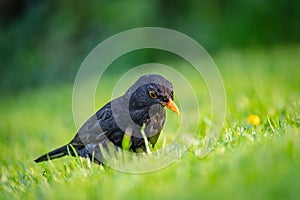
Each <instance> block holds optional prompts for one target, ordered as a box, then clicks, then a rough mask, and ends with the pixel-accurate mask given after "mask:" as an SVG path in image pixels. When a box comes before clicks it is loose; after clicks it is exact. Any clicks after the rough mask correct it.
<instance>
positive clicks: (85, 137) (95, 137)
mask: <svg viewBox="0 0 300 200" xmlns="http://www.w3.org/2000/svg"><path fill="white" fill-rule="evenodd" d="M112 118H113V117H112V114H111V109H110V103H108V104H106V105H105V106H103V107H102V108H101V109H100V110H99V111H97V112H96V113H95V114H94V115H93V116H92V117H90V118H89V119H88V120H87V121H86V122H85V123H84V124H83V125H82V127H81V128H80V129H79V131H78V133H77V134H76V136H75V137H74V139H73V140H72V141H71V142H70V144H72V145H74V146H83V145H87V144H99V143H102V142H104V141H106V140H107V137H106V134H108V133H109V132H112V131H113V129H114V127H111V128H108V126H102V125H103V124H110V123H111V121H112V120H113V119H112Z"/></svg>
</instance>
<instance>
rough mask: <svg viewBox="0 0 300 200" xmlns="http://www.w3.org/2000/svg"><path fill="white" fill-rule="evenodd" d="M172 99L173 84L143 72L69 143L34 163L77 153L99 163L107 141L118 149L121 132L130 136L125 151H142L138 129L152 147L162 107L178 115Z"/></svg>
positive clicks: (159, 127) (162, 119)
mask: <svg viewBox="0 0 300 200" xmlns="http://www.w3.org/2000/svg"><path fill="white" fill-rule="evenodd" d="M173 100H174V97H173V86H172V84H171V83H170V82H169V81H168V80H167V79H165V78H164V77H162V76H160V75H156V74H149V75H144V76H142V77H140V78H139V79H138V80H137V81H136V82H135V83H134V84H133V85H132V86H131V87H130V88H129V89H128V90H127V91H126V93H125V94H124V95H123V96H121V97H119V98H117V99H114V100H112V101H111V102H109V103H107V104H106V105H105V106H103V107H102V108H101V109H100V110H98V111H97V112H96V113H95V114H94V115H93V116H92V117H91V118H90V119H88V120H87V121H86V122H85V123H84V124H83V126H82V127H81V128H80V129H79V131H78V133H77V134H76V135H75V137H74V138H73V140H72V141H71V142H70V143H68V144H67V145H65V146H62V147H60V148H58V149H55V150H53V151H51V152H49V153H47V154H44V155H42V156H40V157H39V158H37V159H36V160H35V162H42V161H46V160H49V159H55V158H59V157H62V156H65V155H72V156H75V155H78V156H82V157H88V158H90V159H92V160H93V161H94V162H96V163H99V164H100V163H103V160H102V159H103V156H102V151H103V149H105V148H107V147H108V146H109V145H110V144H111V143H113V144H114V146H115V148H122V141H123V138H124V134H127V135H128V136H129V137H130V146H129V150H131V151H133V152H138V151H140V150H141V151H146V146H145V140H144V138H143V136H142V132H141V130H142V128H143V127H144V129H143V130H144V133H145V135H146V137H147V139H148V141H149V142H150V144H151V145H152V146H153V147H154V145H155V144H156V142H157V139H158V137H159V134H160V132H161V130H162V128H163V126H164V123H165V119H166V111H165V109H164V107H167V108H169V109H171V110H173V111H174V112H176V113H177V114H179V111H178V108H177V107H176V105H175V103H174V101H173ZM99 145H100V146H101V147H103V148H102V150H101V148H100V146H99Z"/></svg>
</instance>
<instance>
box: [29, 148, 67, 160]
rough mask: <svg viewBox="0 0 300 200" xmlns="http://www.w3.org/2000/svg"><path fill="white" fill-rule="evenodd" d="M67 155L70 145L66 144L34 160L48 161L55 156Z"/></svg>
mask: <svg viewBox="0 0 300 200" xmlns="http://www.w3.org/2000/svg"><path fill="white" fill-rule="evenodd" d="M65 155H69V154H68V145H65V146H62V147H60V148H58V149H55V150H53V151H50V152H49V153H46V154H44V155H42V156H40V157H38V158H37V159H35V160H34V162H36V163H38V162H43V161H47V160H52V159H55V158H60V157H63V156H65Z"/></svg>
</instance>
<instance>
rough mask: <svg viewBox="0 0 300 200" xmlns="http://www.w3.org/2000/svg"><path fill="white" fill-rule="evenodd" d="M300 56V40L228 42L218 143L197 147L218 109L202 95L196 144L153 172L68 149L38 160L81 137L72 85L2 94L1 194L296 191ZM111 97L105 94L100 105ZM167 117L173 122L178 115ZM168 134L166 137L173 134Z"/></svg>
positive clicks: (269, 195) (222, 195)
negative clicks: (107, 164)
mask: <svg viewBox="0 0 300 200" xmlns="http://www.w3.org/2000/svg"><path fill="white" fill-rule="evenodd" d="M299 56H300V46H290V47H272V48H263V49H261V48H258V49H249V50H240V51H236V50H223V51H222V52H219V53H217V54H214V55H212V57H213V59H214V60H215V62H216V64H217V66H218V67H219V70H220V72H221V74H222V77H223V81H224V84H225V89H226V96H227V99H226V102H227V104H226V110H227V114H226V120H225V124H224V128H223V131H222V133H221V135H220V137H218V138H216V139H215V142H214V144H213V146H212V148H213V149H212V152H211V153H210V154H209V155H208V156H206V157H204V158H202V157H200V156H199V152H200V148H201V146H202V144H203V139H204V136H205V133H206V131H207V126H208V124H209V118H210V114H209V112H207V111H206V110H205V108H206V105H205V104H206V101H203V104H204V105H200V110H202V111H203V112H201V115H200V116H201V120H200V122H199V129H198V132H197V137H196V139H195V141H194V143H193V144H192V146H191V147H190V148H189V149H188V151H187V152H186V153H185V154H184V155H183V156H182V157H181V159H180V160H178V161H177V162H175V163H173V164H172V165H170V166H169V167H166V168H164V169H161V170H159V171H156V172H152V173H146V174H131V173H124V172H120V171H116V170H113V169H110V168H103V167H101V166H97V165H94V164H90V163H89V162H87V161H85V160H81V159H78V158H70V157H65V158H62V159H58V160H54V161H53V162H44V163H40V164H36V163H34V162H33V160H34V159H35V158H36V157H37V156H39V155H40V154H42V153H45V152H46V151H48V150H51V149H53V148H55V147H58V146H60V145H63V144H65V143H66V142H68V141H69V140H71V139H72V137H73V136H74V134H75V132H76V129H75V126H74V122H73V118H72V84H65V85H62V86H59V87H58V86H52V87H47V88H44V87H43V88H37V89H34V90H26V91H23V92H21V93H19V94H10V95H5V96H2V97H1V99H0V110H1V112H0V164H1V169H0V198H1V199H71V198H72V199H298V198H299V197H298V196H299V191H300V62H299ZM109 89H110V88H109V87H107V90H109ZM198 95H200V96H201V93H200V89H199V93H198ZM107 100H108V97H106V98H102V99H101V98H99V101H97V106H99V107H100V106H102V105H104V103H105V102H106V101H107ZM190 114H191V115H193V113H190ZM250 115H258V116H259V118H260V120H261V122H260V124H259V125H257V126H255V125H252V124H250V123H249V122H248V116H250ZM169 120H172V118H170V119H169ZM174 124H175V123H174ZM168 126H171V129H172V121H168ZM174 126H175V125H174ZM166 135H167V136H165V137H161V138H159V140H160V141H159V144H158V145H160V146H163V144H162V143H163V139H166V140H168V137H169V136H168V134H167V133H166ZM170 137H171V136H170Z"/></svg>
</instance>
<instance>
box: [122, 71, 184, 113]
mask: <svg viewBox="0 0 300 200" xmlns="http://www.w3.org/2000/svg"><path fill="white" fill-rule="evenodd" d="M173 93H174V92H173V85H172V83H171V82H170V81H168V80H167V79H165V78H164V77H162V76H160V75H157V74H148V75H144V76H142V77H140V78H139V79H138V80H137V81H136V82H135V83H134V84H133V86H131V87H130V88H129V89H128V91H127V92H126V94H125V95H127V96H128V97H130V103H129V104H130V107H132V108H143V107H150V106H153V105H157V104H158V105H159V104H160V105H162V106H163V107H167V108H168V109H170V110H172V111H174V112H175V113H177V114H180V112H179V109H178V107H177V106H176V104H175V103H174V96H173Z"/></svg>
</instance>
